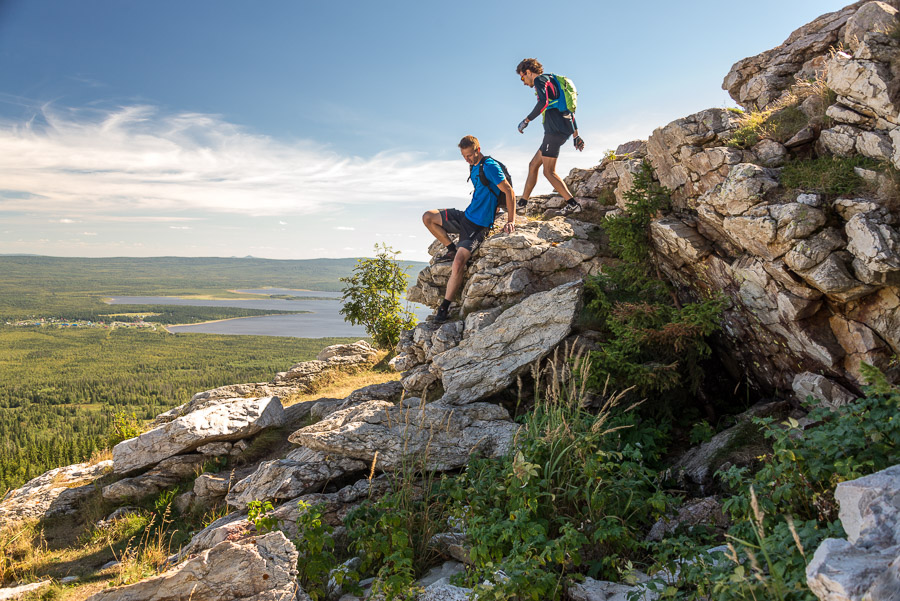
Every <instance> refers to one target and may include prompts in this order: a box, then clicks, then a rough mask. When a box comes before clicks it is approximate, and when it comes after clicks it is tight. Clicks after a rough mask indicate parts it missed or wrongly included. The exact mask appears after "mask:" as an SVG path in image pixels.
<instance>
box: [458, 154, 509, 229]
mask: <svg viewBox="0 0 900 601" xmlns="http://www.w3.org/2000/svg"><path fill="white" fill-rule="evenodd" d="M469 175H470V176H471V178H472V181H473V182H474V183H475V191H474V192H473V193H472V202H470V203H469V208H467V209H466V217H467V218H468V220H469V221H471V222H472V223H474V224H475V225H480V226H482V227H490V226H492V225H494V213H496V211H497V198H498V195H500V196H502V195H503V193H502V192H500V189H499V188H498V187H497V184H499V183H500V182H502V181H503V180H505V179H506V176H505V175H503V170H502V169H501V168H500V165H498V164H497V161H495V160H494V159H492V158H490V157H488V158H486V159H484V177H486V178H487V180H488V182H490V186H487V187H486V186H484V185H482V183H481V178H480V177H479V176H478V164H477V163H476V164H475V165H472V168H471V169H470V170H469ZM503 198H504V199H505V197H503Z"/></svg>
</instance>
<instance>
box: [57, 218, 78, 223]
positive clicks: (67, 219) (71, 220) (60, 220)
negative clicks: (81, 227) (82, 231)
mask: <svg viewBox="0 0 900 601" xmlns="http://www.w3.org/2000/svg"><path fill="white" fill-rule="evenodd" d="M54 221H58V222H59V223H78V222H77V221H75V220H74V219H69V218H64V219H54Z"/></svg>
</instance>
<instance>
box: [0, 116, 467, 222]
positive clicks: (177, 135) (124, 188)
mask: <svg viewBox="0 0 900 601" xmlns="http://www.w3.org/2000/svg"><path fill="white" fill-rule="evenodd" d="M0 169H2V171H3V173H4V182H3V184H2V188H3V190H2V191H0V198H2V205H0V206H2V208H3V209H4V210H7V211H9V210H13V211H15V210H18V211H28V212H45V213H52V214H55V215H61V214H68V213H72V214H79V215H82V214H87V215H94V216H100V215H103V214H109V213H114V214H119V215H121V213H122V212H128V213H131V214H133V215H138V214H142V213H145V212H152V213H154V214H158V213H159V212H160V211H169V212H181V211H201V212H208V211H212V212H219V213H231V214H240V215H251V216H261V215H271V216H290V215H309V214H315V213H320V212H323V211H326V210H328V209H329V208H330V207H332V206H333V205H334V203H341V204H345V205H355V204H362V203H367V204H368V203H373V202H376V203H392V202H398V201H399V202H402V201H410V200H416V199H421V198H422V193H423V190H428V191H429V194H430V195H431V196H438V197H440V196H446V197H451V196H454V195H455V194H458V189H459V185H458V182H457V179H458V174H459V172H460V167H459V165H457V163H456V162H453V161H433V160H432V161H429V160H426V159H425V158H424V157H423V156H422V155H421V154H417V153H413V152H399V151H398V152H391V151H384V152H381V153H378V154H376V155H375V156H373V157H370V158H363V157H357V156H342V155H340V154H339V153H337V152H334V151H332V150H328V149H327V148H326V149H323V148H321V147H320V145H319V144H316V143H315V142H312V141H309V140H298V141H296V142H295V143H293V144H287V143H284V142H280V141H277V140H274V139H273V138H271V137H268V136H263V135H259V134H253V133H250V132H248V131H246V130H245V129H243V128H241V127H240V126H237V125H234V124H231V123H228V122H227V121H225V120H223V119H222V118H220V117H218V116H215V115H207V114H200V113H187V112H183V113H174V114H163V113H161V111H160V110H159V109H157V108H156V107H153V106H149V105H131V106H120V107H117V108H114V109H109V110H99V109H77V110H76V109H66V108H57V107H54V106H52V105H45V106H43V107H41V108H40V109H39V111H38V112H36V113H35V115H34V116H33V117H32V118H30V119H28V120H26V121H22V122H9V121H2V122H0Z"/></svg>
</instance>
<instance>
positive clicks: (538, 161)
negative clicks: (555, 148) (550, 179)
mask: <svg viewBox="0 0 900 601" xmlns="http://www.w3.org/2000/svg"><path fill="white" fill-rule="evenodd" d="M542 158H543V155H542V154H541V151H540V150H538V151H537V152H536V153H534V157H533V158H532V159H531V162H530V163H528V178H526V180H525V189H524V190H523V191H522V198H523V199H525V200H527V199H529V198H531V191H532V190H534V187H535V186H536V185H537V180H538V173H539V172H540V170H541V165H543V161H542Z"/></svg>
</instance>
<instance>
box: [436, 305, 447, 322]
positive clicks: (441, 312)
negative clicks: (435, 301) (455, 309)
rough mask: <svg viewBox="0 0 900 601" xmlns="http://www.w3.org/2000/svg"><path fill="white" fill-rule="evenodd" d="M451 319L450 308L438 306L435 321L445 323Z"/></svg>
mask: <svg viewBox="0 0 900 601" xmlns="http://www.w3.org/2000/svg"><path fill="white" fill-rule="evenodd" d="M448 319H450V310H449V309H441V308H440V307H438V310H437V313H435V314H434V323H444V322H445V321H447V320H448Z"/></svg>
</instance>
